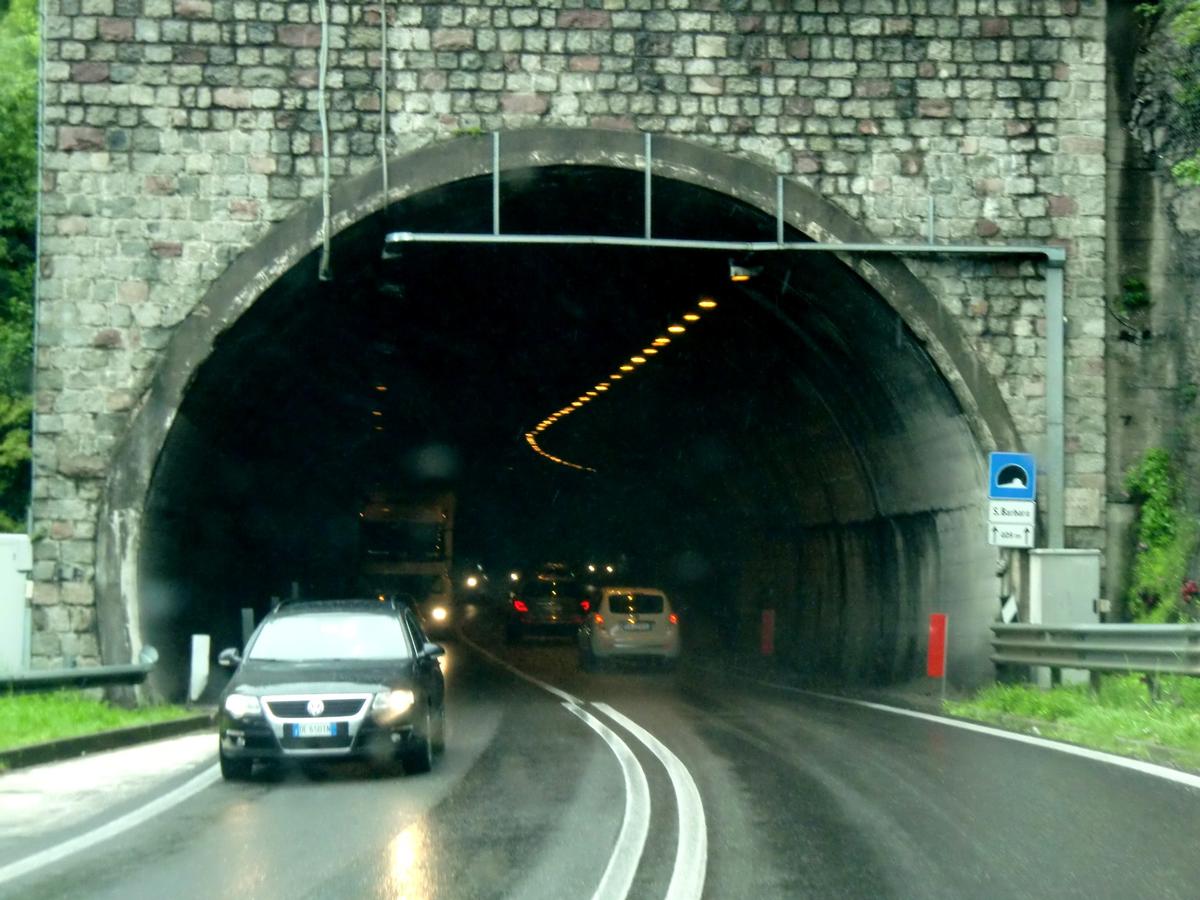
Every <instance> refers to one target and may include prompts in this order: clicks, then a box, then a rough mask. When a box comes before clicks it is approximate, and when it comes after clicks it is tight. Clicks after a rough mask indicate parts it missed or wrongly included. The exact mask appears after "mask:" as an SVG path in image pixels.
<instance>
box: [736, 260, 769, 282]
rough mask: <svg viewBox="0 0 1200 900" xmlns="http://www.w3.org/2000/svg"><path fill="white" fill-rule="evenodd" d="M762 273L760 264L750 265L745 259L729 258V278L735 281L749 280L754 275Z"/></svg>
mask: <svg viewBox="0 0 1200 900" xmlns="http://www.w3.org/2000/svg"><path fill="white" fill-rule="evenodd" d="M761 274H762V266H752V265H750V262H749V260H747V259H730V260H729V280H730V281H736V282H743V281H749V280H750V279H751V278H754V277H755V276H756V275H761Z"/></svg>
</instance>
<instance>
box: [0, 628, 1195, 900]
mask: <svg viewBox="0 0 1200 900" xmlns="http://www.w3.org/2000/svg"><path fill="white" fill-rule="evenodd" d="M480 642H481V644H483V645H486V646H482V647H480V646H479V645H469V644H467V643H465V642H463V641H461V640H460V641H454V642H450V643H449V652H448V654H447V657H446V658H445V668H446V678H447V689H448V699H447V706H448V713H449V728H450V732H449V747H448V750H447V752H446V754H445V755H444V756H443V757H442V758H440V759H439V761H438V764H437V765H436V767H435V769H434V771H433V772H432V773H431V774H429V775H420V776H413V777H408V776H405V775H404V774H403V773H402V772H400V771H398V770H388V771H375V770H372V769H370V768H367V767H363V766H358V765H350V766H342V767H333V768H331V769H329V770H327V771H317V772H310V773H304V772H298V771H296V772H290V771H287V772H281V773H277V774H268V775H267V776H265V777H262V778H260V779H259V780H257V781H256V782H255V783H252V784H232V783H231V784H225V783H223V782H221V781H220V780H219V779H218V778H217V777H216V775H215V772H214V771H213V765H214V763H215V749H216V747H215V744H216V739H215V736H212V735H201V736H192V737H188V738H180V739H176V740H174V741H168V742H163V743H162V744H160V745H154V746H153V747H151V748H149V749H147V748H131V749H130V750H126V751H119V752H117V753H115V754H110V755H106V756H103V757H95V758H92V759H89V760H83V761H78V762H72V763H62V764H57V765H54V766H45V767H41V768H39V769H35V770H27V771H24V772H21V771H18V772H12V773H9V774H7V775H3V776H0V896H2V897H20V898H23V900H49V898H84V897H88V898H90V897H96V898H161V897H172V898H191V897H195V898H202V897H203V898H211V897H245V898H255V897H264V898H265V897H286V898H289V900H294V898H304V897H316V898H319V897H412V898H491V897H497V898H499V897H514V898H541V897H545V898H556V900H557V898H568V897H571V898H573V897H592V896H601V897H625V896H628V897H636V898H660V897H668V896H670V897H672V898H676V897H678V898H685V897H695V896H699V895H701V893H702V895H703V896H705V897H713V898H726V897H731V898H740V897H789V898H791V897H822V898H828V897H869V898H889V897H897V898H901V897H914V898H917V897H919V898H937V897H945V898H963V897H1055V898H1067V897H1080V898H1105V897H1114V898H1117V897H1120V898H1133V897H1154V898H1170V897H1179V898H1194V897H1196V896H1197V891H1198V890H1200V888H1198V886H1200V852H1198V850H1197V846H1198V845H1197V841H1198V840H1200V833H1198V830H1197V825H1200V790H1198V789H1196V788H1195V787H1190V786H1188V785H1186V784H1180V783H1177V782H1172V781H1169V780H1165V779H1161V778H1157V777H1154V776H1152V775H1149V774H1145V773H1143V772H1139V771H1135V770H1130V769H1127V768H1122V767H1118V766H1114V765H1110V764H1107V763H1105V762H1103V761H1096V760H1092V759H1086V758H1079V757H1075V756H1070V755H1066V754H1062V753H1058V752H1054V751H1052V750H1048V749H1045V748H1042V747H1038V746H1030V745H1027V744H1022V743H1018V742H1014V741H1009V740H1004V739H1002V738H998V737H995V736H992V735H988V734H981V733H973V732H970V731H965V730H962V729H959V728H955V727H952V726H949V725H946V724H942V723H938V722H932V721H927V720H922V719H916V718H912V717H906V716H901V715H894V714H889V713H887V712H884V711H879V710H875V709H869V708H864V707H861V706H856V705H853V704H847V703H840V702H836V701H833V700H829V699H822V698H820V697H816V696H812V695H806V694H801V693H797V692H795V691H790V690H785V689H778V688H773V687H769V686H765V685H762V684H759V683H755V682H752V681H750V680H748V679H744V678H742V677H740V676H735V675H733V674H731V673H730V672H728V671H724V670H722V669H721V668H720V667H713V666H711V665H694V664H687V665H684V666H682V667H680V668H679V669H678V670H677V671H676V672H673V673H661V672H657V671H648V670H643V669H638V668H633V669H620V670H615V671H606V672H603V673H601V674H594V675H587V674H584V673H581V672H580V671H578V669H577V668H576V665H575V658H574V653H573V649H572V647H571V645H570V644H569V643H557V642H553V641H547V642H544V643H532V642H531V643H529V644H527V645H522V646H519V647H515V648H504V647H502V646H500V645H499V644H498V643H496V642H492V641H490V640H488V638H487V637H486V636H484V637H482V638H480ZM519 673H520V674H519ZM137 754H141V755H140V756H138V755H137ZM155 761H157V762H155ZM164 797H166V798H167V799H166V801H163V800H162V798H164ZM155 802H158V803H159V805H160V806H162V805H164V804H165V805H166V808H164V809H162V810H161V811H157V812H155V809H153V808H152V809H149V811H147V805H148V804H153V803H155ZM681 810H682V813H681ZM114 823H116V824H115V825H114ZM105 828H108V829H109V830H110V831H113V830H115V831H117V832H119V833H115V834H114V836H111V837H108V838H107V839H98V836H99V837H101V838H102V837H103V836H104V834H106V833H107V832H104V831H99V832H98V831H97V829H105ZM89 842H92V843H90V846H89V845H88V844H89ZM31 861H32V863H31ZM32 864H37V866H38V867H36V868H33V869H32V870H31V871H23V870H22V869H21V868H20V867H21V866H22V865H25V866H26V868H28V867H29V866H30V865H32Z"/></svg>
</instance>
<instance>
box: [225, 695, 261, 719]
mask: <svg viewBox="0 0 1200 900" xmlns="http://www.w3.org/2000/svg"><path fill="white" fill-rule="evenodd" d="M225 712H227V713H229V714H230V715H231V716H233V717H234V718H235V719H244V718H246V716H257V715H258V714H259V713H261V712H262V704H261V703H259V701H258V698H257V697H253V696H251V695H250V694H230V695H229V696H228V697H226V698H225Z"/></svg>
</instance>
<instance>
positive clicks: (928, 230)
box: [925, 194, 933, 245]
mask: <svg viewBox="0 0 1200 900" xmlns="http://www.w3.org/2000/svg"><path fill="white" fill-rule="evenodd" d="M925 239H926V240H927V241H928V242H929V243H930V245H932V244H933V194H930V195H929V209H928V211H927V213H926V218H925Z"/></svg>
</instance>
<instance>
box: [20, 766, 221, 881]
mask: <svg viewBox="0 0 1200 900" xmlns="http://www.w3.org/2000/svg"><path fill="white" fill-rule="evenodd" d="M220 777H221V775H220V771H219V769H218V767H217V766H210V767H209V768H207V769H205V770H204V771H203V772H201V773H200V774H199V775H196V776H194V777H193V778H191V779H190V780H188V781H185V782H184V783H183V784H181V785H179V787H177V788H174V789H173V790H171V791H168V792H167V793H165V794H163V795H162V796H161V797H157V798H155V799H154V800H151V801H150V802H149V803H146V804H145V805H143V806H141V807H139V808H138V809H135V810H131V811H130V812H127V813H125V815H123V816H119V817H117V818H115V819H113V820H112V821H111V822H106V823H105V824H103V825H101V826H100V827H98V828H93V829H92V830H91V831H87V832H84V833H83V834H81V835H78V836H76V837H73V838H70V839H69V840H65V841H63V842H62V843H60V844H55V845H54V846H53V847H47V848H46V849H45V850H40V851H38V852H37V853H34V854H32V855H31V856H26V857H24V858H23V859H18V860H17V861H15V862H11V863H8V864H7V865H5V866H0V885H4V884H7V883H8V882H10V881H13V880H14V879H17V878H20V877H22V876H24V875H28V874H30V873H32V872H36V871H37V870H38V869H41V868H43V867H45V866H48V865H50V864H51V863H54V862H58V861H59V860H61V859H66V858H67V857H68V856H73V855H74V854H76V853H78V852H80V851H81V850H86V849H88V848H89V847H94V846H95V845H96V844H99V843H102V842H104V841H106V840H108V839H109V838H113V837H116V836H117V835H119V834H122V833H124V832H126V831H128V830H129V829H131V828H134V827H135V826H137V825H141V824H142V823H143V822H147V821H149V820H150V819H152V818H154V817H155V816H157V815H159V814H160V813H163V812H166V811H167V810H168V809H170V808H171V807H173V806H177V805H178V804H180V803H182V802H183V801H184V800H187V799H188V798H189V797H192V796H193V795H195V794H198V793H200V792H201V791H202V790H204V789H205V788H207V787H209V786H211V785H213V784H215V783H216V782H217V781H218V780H219V779H220Z"/></svg>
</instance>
